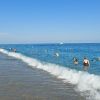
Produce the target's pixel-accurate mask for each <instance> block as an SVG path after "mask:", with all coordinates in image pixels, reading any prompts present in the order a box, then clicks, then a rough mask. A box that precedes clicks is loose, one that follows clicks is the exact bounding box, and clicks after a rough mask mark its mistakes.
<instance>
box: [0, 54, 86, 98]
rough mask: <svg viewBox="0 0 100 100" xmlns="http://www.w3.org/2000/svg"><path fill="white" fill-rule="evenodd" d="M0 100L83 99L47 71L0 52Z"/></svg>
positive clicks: (68, 85) (72, 88)
mask: <svg viewBox="0 0 100 100" xmlns="http://www.w3.org/2000/svg"><path fill="white" fill-rule="evenodd" d="M0 99H1V100H85V97H82V96H80V94H79V93H77V92H76V91H75V90H74V86H73V85H70V84H69V83H68V84H64V83H63V82H62V81H61V80H59V79H57V78H56V77H54V76H52V75H50V74H49V73H47V72H45V71H43V70H39V69H35V68H34V69H33V68H31V67H30V66H28V65H27V64H25V63H23V62H21V61H20V60H17V59H15V58H12V57H8V56H6V55H4V54H2V53H0Z"/></svg>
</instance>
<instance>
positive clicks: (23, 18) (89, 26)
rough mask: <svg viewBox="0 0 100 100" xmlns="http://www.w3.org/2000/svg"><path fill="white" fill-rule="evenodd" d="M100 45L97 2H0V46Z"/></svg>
mask: <svg viewBox="0 0 100 100" xmlns="http://www.w3.org/2000/svg"><path fill="white" fill-rule="evenodd" d="M58 42H65V43H91V42H92V43H100V0H0V44H3V43H4V44H9V43H11V44H12V43H13V44H14V43H58Z"/></svg>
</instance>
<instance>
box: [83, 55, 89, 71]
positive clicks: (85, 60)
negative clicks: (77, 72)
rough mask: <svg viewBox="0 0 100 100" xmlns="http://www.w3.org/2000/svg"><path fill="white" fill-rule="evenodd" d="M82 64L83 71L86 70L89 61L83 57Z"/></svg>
mask: <svg viewBox="0 0 100 100" xmlns="http://www.w3.org/2000/svg"><path fill="white" fill-rule="evenodd" d="M83 66H84V71H87V70H88V68H89V66H90V62H89V60H88V59H87V58H86V57H84V60H83Z"/></svg>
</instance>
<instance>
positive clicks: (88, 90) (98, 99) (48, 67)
mask: <svg viewBox="0 0 100 100" xmlns="http://www.w3.org/2000/svg"><path fill="white" fill-rule="evenodd" d="M0 52H1V53H4V54H7V55H8V56H11V57H14V58H17V59H20V60H22V61H23V62H25V63H27V64H28V65H29V66H31V67H33V68H39V69H42V70H44V71H47V72H49V73H50V74H52V75H55V76H56V77H57V78H60V79H63V82H65V83H66V82H69V83H71V84H73V85H75V86H76V90H77V91H80V92H81V93H83V94H85V95H86V97H87V98H86V99H87V100H100V76H97V75H94V74H89V73H88V72H83V71H77V70H72V69H69V68H65V67H63V66H59V65H56V64H50V63H43V62H40V61H38V60H36V59H34V58H30V57H27V56H25V55H23V54H20V53H15V52H9V51H7V50H4V49H0Z"/></svg>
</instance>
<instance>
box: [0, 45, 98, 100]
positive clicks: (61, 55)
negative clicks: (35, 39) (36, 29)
mask: <svg viewBox="0 0 100 100" xmlns="http://www.w3.org/2000/svg"><path fill="white" fill-rule="evenodd" d="M12 48H16V52H13V51H12ZM0 52H1V53H3V54H6V55H7V56H11V57H13V58H16V59H18V60H20V61H22V62H24V63H25V64H27V65H29V66H30V67H31V68H33V69H34V68H35V69H39V70H43V71H45V72H47V73H49V74H51V75H52V76H54V77H56V78H57V79H60V80H61V81H62V82H63V83H64V84H68V83H69V84H71V85H73V86H74V90H75V91H76V92H78V93H80V94H81V95H83V96H84V97H86V100H100V44H99V43H82V44H59V43H58V44H5V45H4V44H3V45H2V44H1V45H0ZM74 57H76V58H77V59H78V61H79V64H78V65H74V63H73V58H74ZM84 57H87V58H88V59H89V61H90V66H89V69H88V70H87V71H83V59H84ZM46 75H48V74H46ZM79 100H80V99H79Z"/></svg>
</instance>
